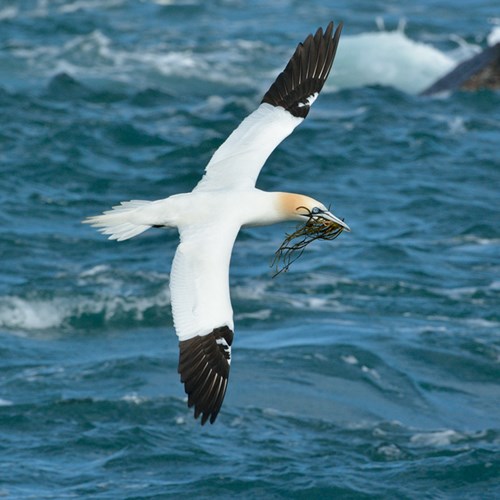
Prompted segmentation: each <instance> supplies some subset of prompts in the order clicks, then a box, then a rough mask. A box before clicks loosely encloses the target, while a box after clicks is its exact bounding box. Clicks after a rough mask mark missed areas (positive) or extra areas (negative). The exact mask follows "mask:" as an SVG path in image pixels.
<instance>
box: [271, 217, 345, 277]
mask: <svg viewBox="0 0 500 500" xmlns="http://www.w3.org/2000/svg"><path fill="white" fill-rule="evenodd" d="M306 217H307V222H306V223H305V224H303V225H301V226H299V227H298V228H297V230H296V231H295V232H293V233H292V234H287V235H286V238H285V240H284V241H283V243H282V244H281V245H280V247H279V248H278V250H276V252H275V254H274V260H273V262H272V264H271V267H275V268H276V273H275V274H274V276H273V278H274V277H276V276H278V274H280V273H282V272H283V271H284V272H286V271H288V269H289V267H290V266H291V265H292V264H293V263H294V262H295V261H296V260H297V259H298V258H299V257H300V256H301V255H302V254H303V253H304V249H305V248H306V246H307V245H309V243H311V242H313V241H315V240H334V239H335V238H336V237H337V236H338V235H339V234H340V233H341V232H342V231H344V230H346V231H349V230H350V229H349V226H347V224H345V223H344V222H343V221H341V220H339V222H341V223H342V225H340V224H339V223H338V222H336V221H334V220H329V219H325V218H324V217H322V216H321V215H319V216H318V215H316V214H312V213H311V212H310V211H309V213H308V214H307V215H306Z"/></svg>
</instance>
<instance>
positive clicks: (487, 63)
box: [421, 43, 500, 95]
mask: <svg viewBox="0 0 500 500" xmlns="http://www.w3.org/2000/svg"><path fill="white" fill-rule="evenodd" d="M479 89H500V43H497V44H496V45H494V46H493V47H488V48H487V49H485V50H483V51H482V52H481V53H479V54H477V55H475V56H474V57H471V58H470V59H467V61H464V62H462V63H460V64H459V65H458V66H457V67H456V68H455V69H454V70H452V71H450V72H449V73H448V74H446V75H445V76H443V77H442V78H440V79H439V80H438V81H437V82H435V83H434V84H433V85H431V86H430V87H429V88H427V89H425V90H424V91H423V92H422V93H421V95H432V94H437V93H439V92H447V91H453V90H479Z"/></svg>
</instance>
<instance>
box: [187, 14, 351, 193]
mask: <svg viewBox="0 0 500 500" xmlns="http://www.w3.org/2000/svg"><path fill="white" fill-rule="evenodd" d="M333 27H334V25H333V22H331V23H330V24H329V25H328V27H327V28H326V30H325V32H324V33H323V30H322V28H319V29H318V30H317V31H316V33H315V35H314V36H313V35H309V36H308V37H307V38H306V39H305V40H304V42H302V43H299V45H298V46H297V48H296V50H295V52H294V54H293V56H292V58H291V59H290V61H289V62H288V64H287V65H286V67H285V69H284V70H283V72H282V73H280V74H279V75H278V77H277V78H276V80H275V82H274V83H273V84H272V85H271V87H270V88H269V90H268V91H267V92H266V94H265V95H264V97H263V99H262V102H261V104H260V106H259V107H258V108H257V109H256V110H255V111H254V112H253V113H251V114H250V115H249V116H247V117H246V118H245V119H244V120H243V121H242V122H241V124H240V125H239V126H238V127H237V128H236V129H235V130H234V131H233V133H232V134H231V135H230V136H229V137H228V138H227V139H226V141H225V142H224V143H223V144H222V145H221V146H220V148H219V149H218V150H217V151H216V152H215V153H214V155H213V156H212V158H211V160H210V161H209V163H208V165H207V167H206V169H205V175H204V176H203V178H202V179H201V180H200V182H199V183H198V185H197V186H196V188H195V190H213V189H228V188H230V189H231V188H232V189H234V188H238V187H239V188H243V189H244V188H251V187H254V186H255V183H256V181H257V177H258V175H259V173H260V170H261V169H262V167H263V166H264V163H265V162H266V160H267V158H268V157H269V155H270V154H271V153H272V152H273V151H274V149H275V148H276V147H277V146H278V145H279V144H280V143H281V141H283V140H284V139H285V138H286V137H287V136H288V135H290V134H291V133H292V131H293V130H294V129H295V127H297V125H299V124H300V123H301V122H302V120H303V119H304V118H305V117H306V116H307V114H308V113H309V109H310V108H311V105H312V103H313V102H314V100H315V99H316V97H317V96H318V94H319V92H320V91H321V89H322V88H323V85H324V84H325V81H326V79H327V78H328V75H329V73H330V70H331V68H332V65H333V60H334V58H335V53H336V50H337V46H338V43H339V38H340V33H341V30H342V24H339V26H338V27H337V29H336V30H335V33H334V34H333Z"/></svg>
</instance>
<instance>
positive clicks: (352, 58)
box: [331, 30, 457, 93]
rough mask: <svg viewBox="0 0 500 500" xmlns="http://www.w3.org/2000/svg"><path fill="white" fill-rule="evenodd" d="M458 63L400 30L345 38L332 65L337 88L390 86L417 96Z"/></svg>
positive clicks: (332, 81)
mask: <svg viewBox="0 0 500 500" xmlns="http://www.w3.org/2000/svg"><path fill="white" fill-rule="evenodd" d="M456 63H457V61H456V60H455V59H453V58H452V57H451V56H450V55H447V54H445V53H444V52H442V51H440V50H438V49H437V48H435V47H433V46H432V45H429V44H427V43H423V42H419V41H414V40H412V39H410V38H409V37H407V36H406V34H405V33H404V32H403V31H401V30H395V31H379V32H367V33H361V34H359V35H354V36H344V37H343V40H342V50H339V51H338V53H337V56H336V61H335V69H334V73H335V78H334V79H333V78H332V79H331V85H335V87H337V88H351V87H362V86H366V85H384V86H391V87H395V88H397V89H400V90H403V91H405V92H409V93H418V92H420V91H422V90H423V89H425V88H426V87H428V86H429V85H431V84H432V83H434V82H435V81H436V80H438V79H439V78H441V77H442V76H443V75H444V74H446V73H447V72H449V71H450V70H451V69H453V68H454V67H455V65H456Z"/></svg>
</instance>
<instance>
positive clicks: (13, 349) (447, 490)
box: [0, 0, 500, 499]
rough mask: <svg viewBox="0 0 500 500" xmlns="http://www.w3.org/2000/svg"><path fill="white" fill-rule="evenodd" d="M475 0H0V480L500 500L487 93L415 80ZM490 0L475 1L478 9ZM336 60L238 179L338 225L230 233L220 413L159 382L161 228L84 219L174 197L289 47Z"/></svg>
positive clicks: (487, 16) (234, 493) (498, 185)
mask: <svg viewBox="0 0 500 500" xmlns="http://www.w3.org/2000/svg"><path fill="white" fill-rule="evenodd" d="M498 14H499V13H498V5H497V4H496V3H495V2H493V1H492V0H483V1H472V0H468V1H464V2H461V3H460V8H457V5H456V2H452V1H450V0H427V1H422V2H409V1H403V2H395V1H381V0H375V1H371V0H370V1H368V0H356V1H354V2H353V1H351V2H347V1H339V2H329V1H325V0H323V1H319V0H312V1H309V2H297V1H294V0H280V1H275V2H268V1H266V2H264V1H260V0H259V1H256V2H241V1H239V0H218V1H202V0H184V1H183V0H142V1H136V2H128V1H126V0H99V1H97V0H2V1H1V2H0V116H1V123H2V125H1V127H0V223H1V227H2V231H1V232H0V255H1V266H0V497H2V498H8V499H11V498H12V499H25V498H30V499H49V498H50V499H52V498H57V499H63V498H92V499H132V498H134V499H152V498H155V499H157V498H158V499H160V498H193V497H195V496H198V497H201V498H234V497H238V498H252V499H254V498H265V499H267V498H277V499H279V498H303V499H316V498H321V499H323V498H340V499H351V498H352V499H377V498H380V499H386V498H388V499H391V498H398V499H448V498H467V499H494V498H500V416H499V415H500V413H499V407H500V387H499V380H500V225H499V220H500V217H499V215H500V214H499V192H500V168H499V167H500V165H499V143H500V114H499V109H500V95H499V94H498V93H496V92H490V91H479V92H475V93H465V92H458V93H454V94H449V95H441V96H437V97H433V98H423V97H420V96H419V95H418V93H419V92H420V91H421V90H423V89H424V88H425V87H426V86H427V85H429V84H431V83H432V82H433V81H435V80H436V79H437V78H439V77H440V76H442V75H443V74H445V73H446V72H447V71H448V70H450V69H451V68H453V67H454V66H455V64H457V63H458V62H459V61H461V60H463V59H464V58H467V57H469V56H471V55H473V54H475V53H477V52H478V51H479V50H481V48H482V47H485V46H487V45H488V44H491V43H494V41H495V40H498V38H499V30H500V28H499V24H500V19H499V17H498ZM495 16H496V17H495ZM330 19H334V20H336V21H338V20H343V21H344V23H345V28H344V31H343V35H342V38H341V41H340V46H339V50H338V53H337V60H336V63H335V66H334V70H333V72H332V74H331V77H330V79H329V81H328V83H327V85H326V88H325V89H324V91H323V92H322V94H321V96H320V97H319V99H318V100H317V102H316V103H315V105H314V107H313V108H312V111H311V113H310V114H309V116H308V118H307V120H306V121H305V122H304V123H303V124H302V125H301V126H300V127H299V128H298V129H296V131H295V132H294V134H293V135H292V136H290V137H289V138H288V139H287V140H286V141H285V142H284V143H283V144H281V145H280V147H279V148H278V149H277V150H276V151H275V153H274V154H273V155H272V157H271V158H270V159H269V161H268V163H267V165H266V167H265V168H264V170H263V171H262V174H261V177H260V178H259V182H258V186H259V187H261V188H263V189H268V190H283V191H292V192H293V191H297V192H303V193H306V194H309V195H311V196H313V197H315V198H317V199H319V200H321V201H323V202H324V203H325V204H329V203H331V204H332V209H333V211H334V213H336V215H338V216H340V217H344V218H345V220H346V222H347V223H348V224H349V225H350V226H351V228H352V232H351V233H348V234H346V233H344V234H342V235H341V236H340V237H339V238H338V239H337V240H335V241H333V242H318V243H316V244H313V245H311V246H310V247H308V249H307V251H306V252H305V254H304V255H303V256H302V258H301V259H300V260H298V261H297V262H296V263H295V264H294V265H293V266H292V267H291V269H290V271H289V272H288V273H285V274H281V275H279V276H278V277H276V278H274V279H273V278H272V275H273V269H272V268H271V267H270V263H271V261H272V258H273V254H274V251H275V250H276V249H277V248H278V246H279V244H280V243H281V241H282V239H283V237H284V234H285V233H286V232H289V231H290V230H293V227H294V225H293V224H281V225H277V226H272V227H265V228H254V229H245V230H243V231H242V232H241V234H240V235H239V237H238V240H237V242H236V245H235V249H234V253H233V259H232V264H231V284H232V300H233V306H234V311H235V322H236V332H235V334H236V336H235V342H234V345H233V347H234V349H233V355H234V358H233V360H234V362H233V365H232V369H231V377H230V384H229V389H228V392H227V395H226V399H225V402H224V405H223V407H222V410H221V413H220V415H219V417H218V419H217V422H216V423H215V424H214V425H213V426H210V425H206V426H204V427H201V426H200V424H199V422H198V421H195V420H194V419H193V417H192V411H191V410H189V409H188V408H187V405H186V401H185V397H184V390H183V387H182V385H181V384H180V382H179V379H178V374H177V357H178V350H177V339H176V336H175V333H174V330H173V327H172V316H171V312H170V296H169V291H168V278H169V271H170V262H171V259H172V257H173V253H174V251H175V247H176V244H177V235H176V234H175V232H166V231H159V230H158V231H149V232H148V233H145V234H144V235H142V236H140V237H138V238H135V239H133V240H130V241H127V242H123V243H119V244H118V243H116V242H109V241H107V240H105V239H104V238H103V237H102V236H101V235H99V234H98V233H97V232H96V231H94V230H93V229H91V228H89V227H88V226H84V225H82V224H81V222H80V221H81V220H82V219H83V218H84V217H86V216H88V215H94V214H97V213H99V212H101V211H103V210H105V209H108V208H109V207H110V206H112V205H115V204H117V203H118V202H120V201H122V200H128V199H157V198H162V197H165V196H168V195H171V194H174V193H177V192H182V191H186V190H190V189H191V188H192V187H193V186H194V185H195V184H196V182H197V181H198V179H199V177H200V176H201V173H202V171H203V168H204V165H205V164H206V163H207V162H208V160H209V158H210V156H211V154H212V153H213V151H214V150H215V149H216V148H217V147H218V146H219V145H220V144H221V142H222V141H223V140H224V138H225V137H226V136H227V135H228V134H229V133H230V132H231V131H232V129H233V128H234V127H235V126H236V125H237V124H238V123H239V122H240V121H241V120H242V119H243V118H244V117H245V116H246V115H247V114H248V113H249V112H251V111H252V110H253V109H254V108H255V107H256V106H257V104H258V103H259V102H260V99H261V97H262V95H263V93H264V92H265V90H267V88H268V86H269V85H270V84H271V82H272V81H273V79H274V78H275V76H276V75H277V73H278V72H279V71H281V70H282V68H283V67H284V65H285V64H286V62H287V61H288V58H289V57H290V55H291V54H292V52H293V50H294V48H295V46H296V44H297V43H298V42H299V41H301V40H302V39H303V38H304V37H305V36H306V35H307V34H308V33H309V32H311V31H314V30H315V29H316V28H317V27H318V26H320V25H323V26H325V25H326V24H327V23H328V21H329V20H330Z"/></svg>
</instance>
